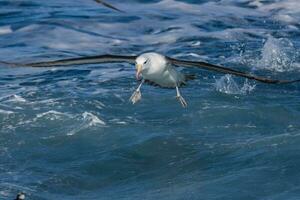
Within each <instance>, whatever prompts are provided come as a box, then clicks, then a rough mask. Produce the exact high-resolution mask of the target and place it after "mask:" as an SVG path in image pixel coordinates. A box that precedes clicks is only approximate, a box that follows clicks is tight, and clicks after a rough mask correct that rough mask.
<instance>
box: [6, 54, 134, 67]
mask: <svg viewBox="0 0 300 200" xmlns="http://www.w3.org/2000/svg"><path fill="white" fill-rule="evenodd" d="M135 59H136V56H121V55H109V54H107V55H99V56H86V57H78V58H69V59H61V60H54V61H45V62H36V63H25V64H21V63H8V62H4V61H1V62H0V63H2V64H5V65H10V66H13V67H21V66H27V67H53V66H68V65H83V64H95V63H113V62H128V63H134V62H135Z"/></svg>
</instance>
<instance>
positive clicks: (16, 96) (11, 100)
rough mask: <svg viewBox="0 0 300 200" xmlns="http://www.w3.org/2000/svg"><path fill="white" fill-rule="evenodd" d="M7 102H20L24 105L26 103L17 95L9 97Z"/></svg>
mask: <svg viewBox="0 0 300 200" xmlns="http://www.w3.org/2000/svg"><path fill="white" fill-rule="evenodd" d="M8 101H9V102H21V103H24V102H26V99H24V98H23V97H21V96H19V95H16V94H14V95H12V96H10V97H9V100H8Z"/></svg>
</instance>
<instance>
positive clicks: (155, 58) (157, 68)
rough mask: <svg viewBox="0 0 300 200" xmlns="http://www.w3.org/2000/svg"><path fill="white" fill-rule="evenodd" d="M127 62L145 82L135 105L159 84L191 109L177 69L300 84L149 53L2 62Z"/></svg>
mask: <svg viewBox="0 0 300 200" xmlns="http://www.w3.org/2000/svg"><path fill="white" fill-rule="evenodd" d="M115 62H120V63H122V62H127V63H133V64H135V68H136V73H135V77H136V79H137V80H138V81H141V82H140V84H139V85H138V87H137V88H136V89H135V91H134V92H133V94H132V95H131V97H130V98H129V100H130V101H131V102H132V103H133V104H135V103H137V102H138V101H139V100H140V99H141V87H142V85H143V84H144V83H150V84H155V85H158V86H160V87H163V88H174V89H175V90H176V99H177V100H178V101H179V102H180V104H181V105H182V106H183V107H187V102H186V101H185V99H184V98H183V97H182V95H181V93H180V90H179V88H180V87H181V86H182V85H185V84H186V83H187V81H188V80H190V79H193V78H192V77H191V76H190V75H186V74H184V73H182V72H181V71H179V70H177V68H176V67H179V66H180V67H196V68H200V69H205V70H210V71H215V72H218V73H223V74H232V75H235V76H240V77H244V78H247V79H251V80H256V81H259V82H262V83H267V84H288V83H295V82H300V79H298V80H277V79H270V78H265V77H260V76H256V75H252V74H250V73H247V72H242V71H238V70H235V69H231V68H227V67H223V66H219V65H214V64H210V63H207V62H203V61H189V60H181V59H176V58H171V57H168V56H164V55H162V54H159V53H155V52H149V53H143V54H141V55H139V56H131V55H110V54H105V55H98V56H85V57H77V58H69V59H61V60H54V61H45V62H36V63H27V64H20V63H8V62H3V61H2V62H0V63H2V64H6V65H10V66H16V67H19V66H27V67H54V66H68V65H83V64H96V63H115Z"/></svg>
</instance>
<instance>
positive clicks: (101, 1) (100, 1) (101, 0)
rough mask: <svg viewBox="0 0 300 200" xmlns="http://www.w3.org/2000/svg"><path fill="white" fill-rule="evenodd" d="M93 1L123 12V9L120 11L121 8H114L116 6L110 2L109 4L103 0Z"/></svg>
mask: <svg viewBox="0 0 300 200" xmlns="http://www.w3.org/2000/svg"><path fill="white" fill-rule="evenodd" d="M94 1H96V2H97V3H100V4H102V5H104V6H105V7H108V8H110V9H113V10H116V11H118V12H122V13H123V12H124V11H122V10H120V9H118V8H116V7H114V6H113V5H111V4H109V3H106V2H105V1H103V0H94Z"/></svg>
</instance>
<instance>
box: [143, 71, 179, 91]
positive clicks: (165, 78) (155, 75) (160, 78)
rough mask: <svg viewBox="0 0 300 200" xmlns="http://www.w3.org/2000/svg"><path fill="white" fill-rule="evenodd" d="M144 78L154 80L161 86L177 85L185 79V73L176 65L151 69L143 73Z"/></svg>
mask: <svg viewBox="0 0 300 200" xmlns="http://www.w3.org/2000/svg"><path fill="white" fill-rule="evenodd" d="M142 75H143V77H144V79H146V80H149V81H151V82H154V83H156V84H158V85H160V86H161V87H176V85H181V83H182V82H183V81H184V75H183V74H182V73H181V72H178V71H177V70H176V69H175V68H174V67H165V68H161V69H157V70H149V71H147V72H145V73H143V74H142Z"/></svg>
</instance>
